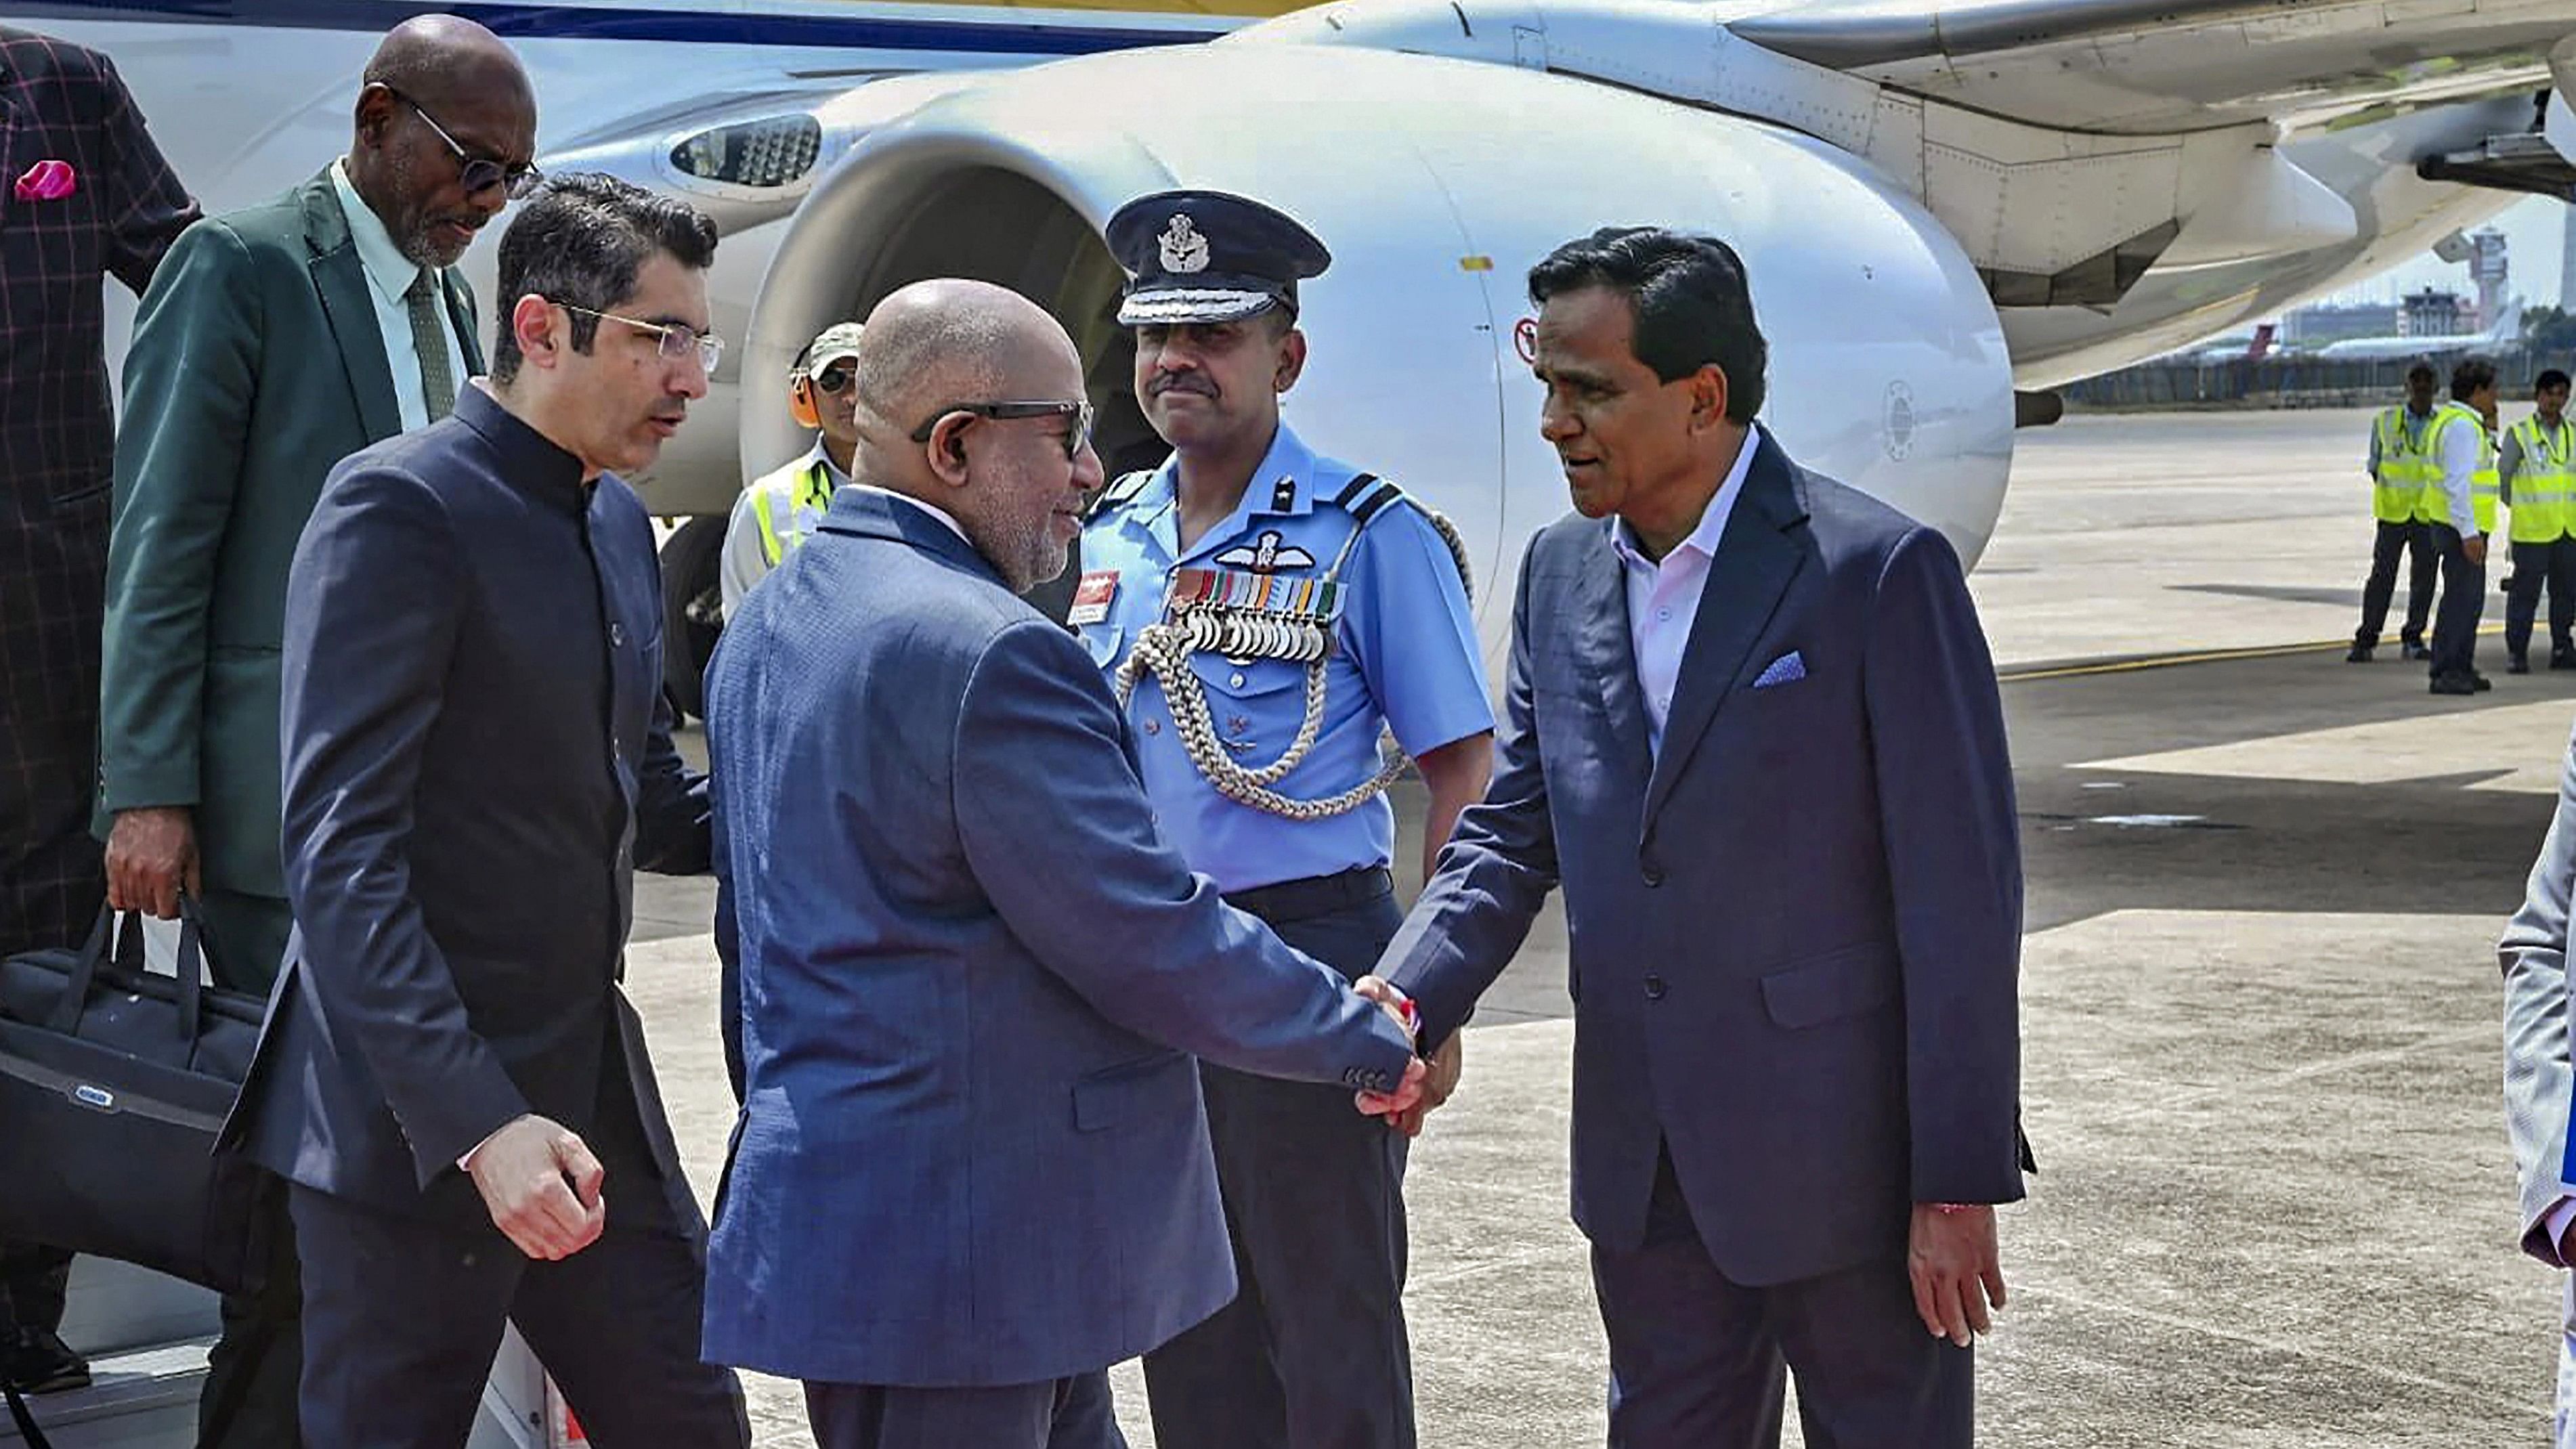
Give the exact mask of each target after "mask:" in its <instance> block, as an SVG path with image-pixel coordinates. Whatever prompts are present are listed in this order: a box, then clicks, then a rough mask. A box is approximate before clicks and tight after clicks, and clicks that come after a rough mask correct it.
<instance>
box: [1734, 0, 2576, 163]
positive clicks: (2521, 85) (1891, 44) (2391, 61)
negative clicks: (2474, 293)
mask: <svg viewBox="0 0 2576 1449" xmlns="http://www.w3.org/2000/svg"><path fill="white" fill-rule="evenodd" d="M1728 28H1730V29H1731V30H1733V31H1734V32H1735V33H1736V34H1738V35H1740V36H1742V37H1743V38H1745V39H1747V40H1750V41H1753V42H1755V43H1756V44H1759V45H1762V46H1764V47H1766V48H1768V49H1771V50H1775V51H1779V52H1781V53H1783V54H1786V55H1791V56H1795V57H1797V58H1798V59H1801V60H1805V61H1809V62H1812V63H1814V64H1817V65H1823V66H1829V67H1831V68H1833V69H1835V70H1839V71H1843V72H1845V73H1848V74H1854V75H1858V76H1862V77H1866V78H1867V79H1870V80H1874V81H1877V82H1879V83H1881V84H1884V85H1887V86H1890V87H1893V88H1895V89H1897V90H1901V91H1906V92H1909V93H1911V94H1915V95H1919V96H1923V97H1925V98H1927V99H1934V100H1942V101H1948V102H1950V103H1952V104H1955V105H1959V106H1963V107H1967V108H1970V109H1974V110H1978V111H1983V112H1986V113H1988V114H1993V115H2002V116H2010V117H2012V118H2014V119H2016V120H2021V121H2026V122H2029V123H2031V124H2034V125H2043V126H2053V127H2061V128H2065V129H2070V130H2085V131H2111V132H2120V133H2131V134H2156V133H2170V132H2177V131H2197V130H2206V129H2210V128H2212V127H2216V126H2226V125H2234V124H2241V123H2245V122H2250V121H2263V120H2270V121H2275V122H2281V123H2285V124H2289V125H2294V126H2295V125H2308V124H2316V123H2320V122H2329V121H2333V120H2336V119H2340V118H2344V117H2349V116H2351V115H2353V114H2355V113H2358V112H2365V111H2376V110H2379V109H2380V108H2387V107H2405V106H2417V105H2424V104H2429V103H2434V102H2440V101H2447V100H2456V99H2461V98H2465V97H2470V96H2477V95H2487V94H2494V93H2497V92H2501V91H2509V90H2516V89H2520V90H2534V89H2537V88H2539V87H2541V86H2544V85H2547V84H2549V82H2550V78H2551V77H2550V63H2551V56H2552V52H2553V51H2555V52H2556V58H2557V66H2558V71H2557V80H2558V84H2559V89H2560V90H2561V92H2562V93H2564V92H2566V91H2567V90H2569V89H2571V86H2570V84H2569V82H2570V80H2571V77H2576V6H2570V5H2569V4H2567V3H2566V0H2359V3H2356V0H1991V3H1983V4H1979V3H1969V4H1961V5H1949V6H1940V7H1936V8H1931V9H1926V8H1925V7H1923V6H1922V5H1921V4H1919V3H1914V0H1801V3H1798V4H1796V5H1794V6H1791V7H1786V8H1781V9H1777V10H1773V11H1771V12H1769V13H1767V14H1760V15H1752V16H1748V17H1746V18H1744V19H1741V20H1737V21H1733V22H1730V24H1729V27H1728Z"/></svg>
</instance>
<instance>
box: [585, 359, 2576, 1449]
mask: <svg viewBox="0 0 2576 1449" xmlns="http://www.w3.org/2000/svg"><path fill="white" fill-rule="evenodd" d="M2506 411H2507V415H2508V417H2512V416H2518V415H2519V413H2520V411H2521V408H2520V407H2518V406H2514V405H2508V407H2507V410H2506ZM2367 425H2368V417H2367V414H2365V413H2360V412H2326V413H2271V414H2230V415H2201V416H2180V415H2166V416H2127V417H2080V416H2079V417H2075V418H2070V419H2069V420H2067V421H2065V422H2063V423H2061V424H2059V425H2058V426H2056V427H2053V428H2048V429H2041V430H2034V431H2030V432H2026V433H2024V434H2022V435H2021V437H2020V438H2019V439H2018V446H2017V450H2016V459H2015V463H2014V467H2013V482H2012V489H2011V492H2010V494H2009V496H2008V499H2007V502H2006V506H2005V510H2004V513H2003V517H2002V520H2001V522H2000V524H1999V526H1998V528H1997V530H1996V534H1995V538H1994V542H1993V544H1992V546H1991V547H1990V549H1989V550H1988V552H1987V553H1986V555H1985V557H1984V559H1983V561H1982V563H1981V565H1980V567H1979V568H1978V570H1977V572H1976V573H1975V575H1974V577H1973V580H1972V583H1973V586H1974V589H1975V592H1976V596H1977V599H1978V603H1979V606H1980V609H1981V611H1982V613H1983V617H1984V621H1985V625H1986V628H1987V631H1988V633H1989V635H1990V637H1991V639H1992V642H1993V646H1994V650H1995V655H1996V658H1997V662H1998V667H1999V670H2000V672H2001V673H2002V675H2003V677H2004V679H2005V684H2004V690H2003V693H2004V703H2005V709H2006V713H2007V715H2008V718H2009V723H2010V728H2011V732H2012V743H2013V754H2014V759H2015V778H2016V782H2017V784H2018V787H2019V791H2020V807H2021V815H2022V821H2023V843H2024V849H2025V855H2026V867H2027V872H2028V877H2029V912H2028V934H2027V937H2026V945H2025V951H2024V959H2023V974H2022V983H2023V986H2022V998H2023V1022H2024V1049H2023V1059H2024V1060H2023V1067H2024V1096H2025V1101H2026V1110H2027V1125H2028V1130H2029V1133H2030V1136H2031V1139H2032V1141H2033V1143H2034V1145H2035V1148H2036V1151H2037V1154H2038V1157H2039V1160H2040V1164H2041V1171H2040V1173H2039V1174H2038V1175H2037V1176H2036V1177H2034V1178H2033V1179H2032V1181H2031V1185H2030V1186H2031V1195H2030V1199H2029V1201H2027V1202H2026V1203H2023V1204H2020V1205H2018V1206H2015V1207H2012V1208H2010V1209H2008V1210H2006V1211H2005V1213H2004V1214H2003V1226H2002V1235H2003V1253H2004V1267H2005V1273H2006V1276H2007V1278H2008V1280H2009V1282H2010V1285H2011V1300H2010V1306H2009V1307H2008V1308H2007V1309H2006V1311H2005V1313H2004V1315H2003V1317H2002V1321H2001V1322H2000V1324H1999V1325H1998V1327H1997V1330H1996V1332H1995V1334H1994V1335H1993V1336H1992V1338H1990V1339H1989V1340H1987V1341H1986V1343H1985V1344H1984V1346H1983V1347H1982V1348H1981V1350H1980V1360H1981V1361H1980V1364H1979V1388H1980V1394H1979V1409H1978V1417H1979V1423H1980V1441H1981V1442H1983V1443H1987V1444H1994V1445H2013V1446H2086V1449H2094V1446H2127V1445H2137V1446H2150V1445H2152V1446H2172V1445H2190V1446H2229V1449H2236V1446H2243V1449H2256V1446H2265V1449H2268V1446H2276V1445H2277V1446H2287V1445H2299V1446H2321V1445H2355V1446H2361V1445H2367V1446H2394V1445H2426V1446H2434V1445H2438V1446H2444V1449H2477V1446H2490V1445H2492V1446H2504V1445H2516V1444H2540V1443H2545V1442H2546V1441H2547V1434H2548V1410H2549V1400H2550V1389H2551V1380H2552V1373H2553V1363H2554V1355H2555V1353H2556V1342H2557V1337H2556V1333H2555V1331H2554V1330H2555V1328H2556V1326H2557V1324H2558V1321H2559V1292H2560V1283H2559V1279H2558V1276H2557V1275H2555V1274H2553V1273H2551V1272H2549V1271H2547V1270H2545V1269H2543V1268H2542V1267H2541V1266H2540V1265H2538V1264H2536V1263H2534V1262H2532V1261H2531V1260H2529V1259H2526V1258H2524V1257H2523V1256H2521V1255H2520V1253H2519V1252H2518V1251H2517V1249H2516V1246H2515V1235H2516V1232H2517V1228H2518V1224H2517V1222H2516V1210H2515V1190H2514V1174H2513V1168H2512V1164H2511V1162H2510V1159H2509V1155H2508V1152H2507V1148H2506V1142H2505V1136H2504V1128H2503V1117H2502V1111H2501V1107H2500V1102H2499V1093H2498V1080H2499V1072H2500V1044H2499V1040H2500V1039H2499V1002H2500V993H2499V990H2498V974H2497V966H2496V957H2495V950H2494V943H2495V939H2496V936H2497V933H2498V931H2499V930H2500V928H2501V926H2502V923H2503V920H2504V918H2505V917H2506V916H2507V915H2508V914H2509V913H2510V912H2511V911H2512V909H2513V908H2514V906H2515V905H2516V904H2517V903H2518V902H2519V900H2520V899H2521V894H2522V885H2523V880H2524V877H2525V875H2526V873H2527V872H2528V870H2529V868H2530V865H2531V860H2532V857H2533V854H2534V851H2535V849H2536V848H2537V846H2538V844H2539V841H2540V837H2541V833H2542V831H2543V830H2544V828H2545V827H2546V825H2547V823H2548V820H2549V816H2550V813H2551V810H2552V808H2553V796H2554V792H2555V789H2556V784H2557V778H2558V773H2559V768H2560V764H2561V762H2562V761H2563V760H2564V758H2565V757H2566V754H2567V740H2568V734H2569V724H2570V721H2571V719H2576V673H2559V674H2551V673H2548V672H2546V671H2545V670H2544V672H2541V673H2537V674H2533V675H2530V676H2528V677H2507V676H2505V675H2504V673H2503V663H2504V661H2503V657H2502V649H2501V646H2500V645H2499V644H2498V643H2497V642H2496V641H2495V640H2494V639H2493V638H2492V637H2490V638H2488V639H2487V640H2485V641H2484V642H2483V644H2482V650H2481V666H2482V667H2483V668H2485V669H2486V670H2487V672H2488V673H2490V674H2492V675H2494V676H2495V678H2496V688H2495V691H2494V692H2493V693H2491V694H2487V695H2482V696H2479V697H2477V698H2475V699H2451V698H2436V697H2433V696H2430V695H2428V694H2427V692H2426V688H2425V677H2424V671H2423V667H2422V666H2421V665H2420V664H2408V663H2405V662H2402V661H2401V660H2400V659H2399V658H2398V652H2397V650H2396V648H2395V647H2394V646H2395V639H2394V634H2395V629H2394V626H2393V624H2392V627H2391V630H2390V639H2389V641H2388V645H2387V647H2384V648H2383V649H2382V651H2381V653H2380V655H2379V658H2378V660H2377V662H2375V663H2372V664H2370V665H2367V666H2355V665H2348V664H2346V663H2344V662H2343V658H2342V651H2343V649H2344V647H2345V645H2346V644H2347V643H2348V641H2349V639H2350V636H2351V631H2352V629H2353V625H2354V620H2355V616H2356V614H2357V610H2358V600H2359V592H2360V584H2361V577H2362V574H2363V571H2364V566H2365V564H2366V561H2367V557H2368V550H2369V540H2370V534H2371V524H2370V519H2369V494H2368V485H2367V482H2366V480H2365V479H2364V478H2363V476H2362V474H2361V471H2360V466H2361V455H2362V451H2363V446H2364V442H2365V435H2366V428H2367ZM2501 572H2502V570H2501V569H2498V570H2496V573H2497V574H2498V576H2499V577H2500V575H2501ZM2403 597H2404V596H2403V591H2402V588H2401V592H2400V600H2401V603H2400V609H2401V610H2402V608H2403ZM2487 617H2488V620H2489V624H2490V627H2492V626H2493V625H2494V623H2495V622H2496V621H2498V620H2500V619H2501V617H2502V601H2501V599H2500V598H2491V599H2490V602H2489V606H2488V613H2487ZM2542 654H2543V657H2544V658H2545V654H2546V649H2545V644H2544V647H2543V650H2542ZM1402 803H1403V804H1404V805H1405V806H1406V807H1407V808H1406V809H1405V810H1404V812H1403V814H1404V816H1405V819H1406V822H1407V825H1408V828H1409V829H1412V830H1418V829H1419V819H1420V813H1421V812H1420V801H1419V798H1418V796H1413V797H1407V798H1406V799H1405V800H1404V801H1403V802H1402ZM1784 828H1785V827H1784ZM1399 855H1400V856H1401V857H1403V858H1406V859H1411V858H1413V853H1412V850H1411V847H1410V845H1409V844H1408V846H1407V847H1406V849H1404V850H1402V851H1400V852H1399ZM1406 888H1407V890H1408V892H1409V890H1410V889H1411V884H1410V882H1408V883H1407V887H1406ZM711 894H712V893H711V891H710V890H709V888H708V886H707V884H706V883H705V882H703V881H676V880H664V879H660V878H648V883H647V884H646V885H645V886H644V888H643V889H641V890H639V893H638V911H639V920H638V923H637V924H638V931H637V935H638V940H639V942H640V944H639V945H638V946H637V947H636V948H635V950H634V952H633V953H632V957H631V961H630V968H629V973H628V978H627V979H628V987H629V990H630V991H631V992H632V993H633V994H634V996H635V998H636V1001H637V1004H638V1005H639V1007H640V1008H641V1009H642V1011H643V1013H644V1016H645V1020H646V1022H647V1026H648V1029H649V1031H650V1034H651V1037H652V1042H653V1048H654V1051H655V1055H656V1060H657V1063H658V1065H659V1068H660V1072H661V1077H662V1081H663V1083H664V1091H665V1094H666V1096H667V1097H668V1098H669V1100H670V1105H671V1108H672V1111H673V1114H674V1118H675V1122H674V1125H675V1127H676V1128H677V1131H678V1135H679V1138H680V1141H681V1142H682V1144H683V1147H684V1151H685V1153H686V1155H687V1158H688V1162H689V1167H690V1171H691V1174H692V1178H693V1180H694V1181H695V1182H696V1184H697V1185H698V1188H699V1190H700V1192H701V1194H702V1195H704V1194H707V1193H709V1192H711V1190H712V1188H713V1185H714V1183H715V1181H716V1176H717V1171H718V1168H719V1166H720V1164H721V1156H722V1152H723V1144H724V1140H725V1134H726V1129H727V1127H728V1125H729V1123H730V1119H731V1114H732V1101H731V1098H730V1096H729V1094H728V1092H727V1090H726V1087H725V1084H724V1076H723V1070H722V1064H721V1060H720V1057H719V1055H718V1051H717V1046H716V1035H715V962H714V953H713V949H712V946H711V944H710V941H709V939H708V936H707V934H706V932H707V909H708V905H709V902H710V900H711ZM1564 950H1565V937H1564V932H1563V928H1562V924H1561V922H1560V921H1557V920H1554V919H1551V920H1549V921H1547V922H1544V923H1542V925H1541V928H1540V929H1539V930H1538V931H1536V932H1535V933H1533V936H1532V938H1531V941H1530V944H1529V946H1528V947H1527V949H1525V950H1524V951H1523V953H1522V955H1521V957H1520V958H1519V959H1518V960H1517V961H1516V962H1515V963H1514V964H1513V966H1512V967H1511V969H1510V970H1509V971H1508V972H1507V973H1506V974H1505V976H1504V978H1503V980H1502V982H1501V983H1500V984H1499V985H1498V986H1497V988H1496V990H1495V992H1494V994H1493V995H1492V996H1490V997H1489V998H1488V1004H1487V1007H1486V1009H1485V1010H1484V1011H1483V1012H1482V1014H1481V1015H1480V1017H1479V1023H1478V1025H1476V1026H1475V1027H1473V1028H1471V1029H1470V1031H1469V1034H1468V1040H1467V1043H1466V1062H1467V1065H1466V1076H1465V1081H1464V1084H1463V1086H1462V1088H1461V1090H1460V1092H1459V1094H1458V1096H1457V1098H1456V1099H1455V1100H1454V1101H1453V1102H1452V1103H1451V1104H1450V1105H1449V1106H1448V1107H1447V1108H1445V1109H1444V1110H1442V1111H1441V1112H1439V1113H1438V1114H1436V1115H1435V1116H1434V1117H1433V1118H1432V1119H1431V1122H1430V1125H1429V1127H1428V1129H1427V1130H1426V1131H1425V1133H1424V1135H1423V1137H1422V1139H1421V1140H1420V1141H1419V1142H1418V1143H1416V1144H1415V1148H1414V1155H1413V1159H1412V1163H1413V1165H1412V1169H1411V1177H1410V1180H1409V1183H1408V1189H1409V1191H1408V1196H1409V1199H1410V1205H1411V1224H1412V1244H1413V1260H1412V1262H1413V1267H1412V1276H1411V1282H1410V1287H1409V1290H1408V1293H1407V1299H1406V1303H1407V1312H1408V1314H1409V1316H1410V1320H1411V1324H1412V1333H1413V1343H1414V1362H1415V1371H1416V1378H1417V1384H1418V1402H1419V1406H1420V1419H1421V1437H1422V1443H1423V1444H1424V1445H1426V1446H1435V1449H1559V1446H1575V1445H1584V1444H1599V1443H1601V1442H1602V1439H1603V1432H1604V1427H1603V1426H1604V1394H1605V1383H1606V1380H1605V1371H1604V1364H1603V1350H1602V1339H1601V1332H1600V1326H1599V1323H1598V1320H1597V1319H1596V1317H1595V1315H1594V1309H1593V1303H1592V1295H1591V1287H1590V1280H1589V1275H1588V1272H1587V1269H1586V1260H1585V1254H1584V1247H1583V1243H1582V1241H1581V1239H1580V1238H1579V1236H1578V1235H1577V1234H1576V1233H1575V1232H1574V1230H1573V1229H1572V1227H1571V1226H1570V1225H1569V1223H1568V1221H1567V1218H1566V1186H1565V1171H1566V1166H1565V1164H1566V1131H1567V1120H1568V1114H1567V1061H1568V1054H1569V1045H1570V1042H1571V1037H1572V1023H1571V1021H1570V1020H1569V1019H1568V1012H1569V1007H1568V1005H1567V1002H1566V999H1565V995H1564V984H1563V983H1564ZM853 1170H864V1164H854V1165H853ZM826 1226H827V1225H819V1224H818V1225H817V1227H818V1229H822V1228H825V1227H826ZM1116 1382H1117V1388H1118V1392H1119V1396H1120V1414H1121V1418H1122V1420H1123V1422H1124V1423H1125V1424H1126V1425H1127V1429H1128V1434H1129V1438H1130V1440H1131V1442H1132V1443H1133V1444H1135V1445H1136V1446H1138V1449H1144V1446H1148V1445H1151V1444H1152V1442H1153V1437H1152V1433H1151V1430H1150V1427H1149V1425H1148V1424H1147V1422H1146V1415H1145V1399H1144V1393H1143V1388H1142V1384H1141V1380H1140V1379H1139V1378H1138V1376H1137V1375H1136V1373H1135V1371H1134V1366H1133V1365H1126V1366H1122V1367H1121V1368H1120V1369H1118V1370H1117V1371H1116ZM750 1387H751V1394H752V1400H753V1405H754V1411H755V1416H756V1424H757V1429H758V1442H759V1443H760V1444H762V1445H764V1446H777V1449H786V1446H805V1445H809V1444H810V1443H811V1440H810V1439H809V1438H808V1437H807V1434H806V1431H805V1427H804V1421H803V1412H802V1403H801V1398H800V1396H799V1395H798V1393H797V1391H796V1389H795V1387H794V1386H793V1385H791V1384H784V1383H779V1382H775V1381H769V1380H761V1379H754V1380H752V1381H751V1385H750ZM1788 1442H1789V1443H1792V1444H1796V1443H1799V1442H1800V1440H1799V1437H1798V1433H1797V1429H1796V1426H1795V1424H1794V1423H1793V1424H1792V1425H1791V1426H1790V1429H1789V1435H1788Z"/></svg>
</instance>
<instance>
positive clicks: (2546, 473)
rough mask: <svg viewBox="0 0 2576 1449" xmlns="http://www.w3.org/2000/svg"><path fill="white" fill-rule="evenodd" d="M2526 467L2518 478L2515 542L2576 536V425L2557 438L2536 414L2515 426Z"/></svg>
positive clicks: (2563, 425)
mask: <svg viewBox="0 0 2576 1449" xmlns="http://www.w3.org/2000/svg"><path fill="white" fill-rule="evenodd" d="M2513 435H2514V437H2515V438H2517V439H2519V440H2520V441H2521V443H2522V466H2521V467H2520V468H2518V469H2516V470H2515V471H2514V475H2513V541H2514V542H2516V543H2549V542H2552V541H2554V540H2556V539H2559V538H2563V537H2566V536H2567V535H2568V534H2570V533H2576V423H2570V422H2568V421H2566V420H2565V419H2563V418H2562V419H2561V420H2560V421H2559V424H2558V429H2557V431H2556V432H2555V433H2552V432H2551V431H2550V430H2548V429H2546V428H2543V427H2542V426H2541V425H2540V415H2539V414H2538V413H2534V414H2532V415H2531V416H2530V417H2527V418H2524V419H2523V420H2522V421H2521V422H2518V423H2516V424H2514V425H2513Z"/></svg>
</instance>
